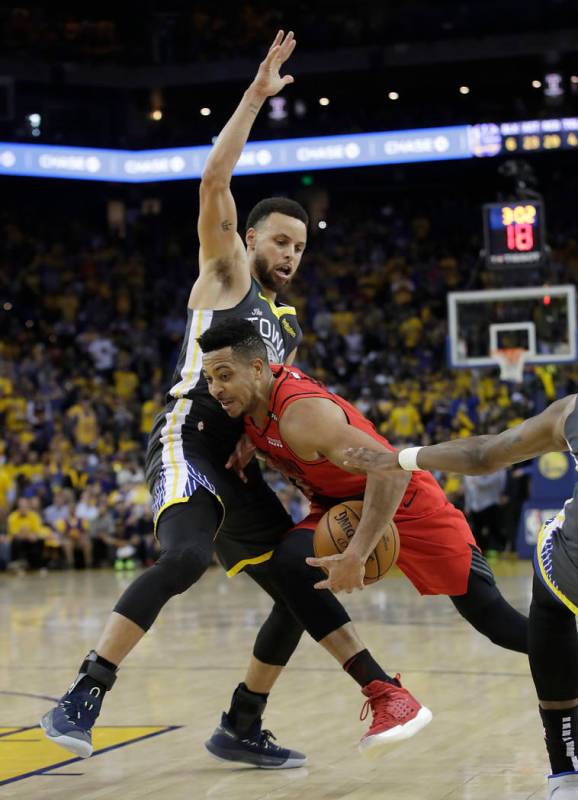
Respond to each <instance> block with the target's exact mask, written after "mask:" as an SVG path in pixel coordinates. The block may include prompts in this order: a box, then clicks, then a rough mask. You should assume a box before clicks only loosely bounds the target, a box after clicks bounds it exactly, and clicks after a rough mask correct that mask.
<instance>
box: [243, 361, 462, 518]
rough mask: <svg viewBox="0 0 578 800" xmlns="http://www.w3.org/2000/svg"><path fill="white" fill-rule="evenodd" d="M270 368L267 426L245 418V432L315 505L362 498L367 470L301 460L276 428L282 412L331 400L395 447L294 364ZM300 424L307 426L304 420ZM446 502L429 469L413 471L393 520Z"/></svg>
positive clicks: (356, 423) (356, 422)
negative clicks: (361, 471) (352, 470)
mask: <svg viewBox="0 0 578 800" xmlns="http://www.w3.org/2000/svg"><path fill="white" fill-rule="evenodd" d="M271 368H272V370H273V375H274V376H275V383H274V385H273V390H272V392H271V397H270V399H269V409H268V419H267V422H266V424H265V427H264V428H262V429H260V428H257V426H256V425H255V423H254V422H253V420H252V419H251V417H249V416H246V417H245V430H246V431H247V433H248V435H249V437H250V438H251V441H252V442H253V444H254V445H255V447H257V449H258V450H261V451H262V452H263V453H266V454H267V456H268V458H269V459H270V461H271V462H272V463H273V465H274V466H275V467H276V468H277V469H278V470H279V471H280V472H282V473H283V474H284V475H286V476H287V477H288V478H289V479H291V480H293V481H295V482H296V483H298V484H299V485H300V486H303V487H305V488H306V490H308V492H310V493H311V494H312V495H313V497H312V498H311V499H312V502H313V503H315V502H318V501H321V502H322V501H323V499H336V500H341V499H351V498H354V497H359V498H360V499H361V498H362V496H363V493H364V491H365V483H366V475H365V474H357V475H354V474H352V473H350V472H346V471H345V470H343V469H340V468H339V467H336V466H335V464H332V463H331V461H329V460H328V459H326V458H320V459H317V460H316V461H304V460H303V459H301V458H299V456H297V455H296V454H295V453H294V452H293V451H292V450H291V448H290V447H289V446H288V445H287V443H286V442H285V441H284V440H283V437H282V436H281V433H280V431H279V421H280V420H281V417H282V416H283V414H284V412H285V410H286V409H287V408H288V406H289V405H291V403H294V402H296V401H297V400H302V399H303V398H305V397H319V398H323V399H324V400H331V402H332V403H335V404H336V405H338V406H339V407H340V408H341V409H343V412H344V413H345V416H346V417H347V421H348V422H349V424H350V425H352V426H353V427H354V428H357V429H358V430H361V431H364V432H365V433H367V434H368V435H369V436H371V437H372V438H373V439H376V440H377V441H378V442H380V443H381V444H382V445H384V447H386V448H387V449H388V450H391V451H394V450H395V448H393V447H392V446H391V445H390V443H389V442H388V441H387V439H385V438H384V437H383V436H380V435H379V433H378V432H377V431H376V429H375V427H374V426H373V424H372V423H371V422H370V421H369V420H368V419H366V418H365V417H364V416H363V414H361V413H360V412H359V411H358V410H357V408H355V406H353V405H351V403H348V402H347V400H344V399H343V398H342V397H339V395H336V394H332V393H331V392H330V391H329V390H328V389H327V388H326V387H325V386H323V384H321V383H319V382H318V381H315V380H314V379H313V378H310V377H308V376H307V375H305V373H303V372H301V370H299V369H297V368H296V367H292V366H290V367H287V366H282V365H280V364H274V365H272V367H271ZM303 424H304V425H307V420H306V419H304V421H303ZM447 504H448V500H447V498H446V496H445V494H444V493H443V491H442V490H441V488H440V486H439V484H438V483H437V482H436V480H435V479H434V478H433V476H432V475H431V474H430V473H429V472H414V473H412V476H411V479H410V482H409V484H408V486H407V490H406V492H405V494H404V496H403V499H402V501H401V503H400V504H399V507H398V510H397V511H396V514H395V517H394V519H395V520H398V519H399V520H402V519H407V518H415V517H423V516H427V515H429V514H432V513H433V512H435V511H437V510H438V509H441V508H443V507H444V506H447Z"/></svg>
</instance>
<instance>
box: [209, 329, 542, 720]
mask: <svg viewBox="0 0 578 800" xmlns="http://www.w3.org/2000/svg"><path fill="white" fill-rule="evenodd" d="M199 344H200V346H201V350H202V351H203V354H204V355H203V370H204V373H205V376H206V378H207V382H208V386H209V392H210V393H211V394H212V396H213V397H214V398H215V399H216V400H217V401H218V402H219V403H220V404H221V407H222V408H223V409H224V410H225V411H226V413H227V414H228V415H229V416H230V417H233V418H237V417H241V416H244V420H245V430H246V432H247V433H248V435H249V437H250V438H251V440H252V442H253V444H254V445H255V447H256V448H257V449H258V450H259V451H261V452H262V453H265V454H266V456H267V457H268V458H269V459H270V460H271V461H272V462H273V463H274V464H275V465H276V466H277V467H278V468H279V469H280V470H281V471H282V472H283V473H284V474H285V475H287V476H288V477H289V478H291V479H293V480H296V481H297V482H298V483H299V485H304V486H305V487H306V488H307V489H308V494H310V495H311V513H310V514H309V515H308V516H307V517H306V518H305V519H304V520H302V521H301V522H300V523H299V524H298V525H296V526H295V528H294V530H293V531H292V533H291V534H290V535H288V536H286V537H285V538H284V540H283V541H282V542H281V543H280V544H279V545H277V547H276V548H275V553H274V555H273V557H272V559H271V561H270V562H269V563H270V566H271V568H272V572H273V574H274V575H275V577H276V580H277V582H278V585H279V587H280V590H281V591H282V592H284V593H285V592H286V591H287V587H289V586H290V585H291V583H292V580H293V578H292V567H291V559H290V558H288V557H287V553H288V551H289V552H290V553H291V555H292V556H293V557H294V561H295V562H296V561H298V559H299V558H301V559H305V558H309V557H311V556H312V531H313V530H314V529H315V527H316V524H317V522H318V521H319V519H320V518H321V516H322V514H323V513H324V512H325V511H326V510H327V509H328V508H329V507H331V506H333V505H335V504H336V503H337V502H339V501H342V500H345V499H350V500H351V499H362V500H363V513H362V517H361V520H360V523H359V526H358V528H357V531H356V537H357V539H358V541H361V544H362V546H361V547H360V548H359V550H358V551H357V552H355V551H354V552H353V553H350V554H349V556H350V557H349V558H347V559H345V560H344V561H343V560H342V563H344V566H345V567H346V568H345V569H344V570H343V572H344V575H345V578H343V577H342V576H339V575H338V576H337V579H335V577H334V576H332V582H331V584H330V585H329V586H330V588H332V589H333V590H335V591H338V590H341V589H346V590H348V591H351V590H352V589H353V588H356V587H358V588H362V586H363V574H364V566H365V561H366V560H367V557H368V555H369V554H370V553H371V551H372V550H373V549H374V547H375V544H376V542H377V541H378V540H379V538H380V537H381V536H383V534H384V532H385V528H386V524H387V522H388V521H389V520H391V519H394V520H395V522H396V524H397V527H398V529H399V535H400V543H401V547H400V554H399V558H398V561H397V565H398V566H399V567H400V569H401V570H402V571H403V572H404V573H405V575H406V576H407V577H408V578H409V580H410V581H411V582H412V583H413V585H414V586H415V587H416V589H417V590H418V591H419V592H420V593H421V594H424V595H427V594H447V595H449V596H450V597H451V599H452V602H453V603H454V605H455V607H456V608H457V610H458V611H459V613H460V614H461V615H462V616H463V617H464V618H465V619H467V620H468V622H470V623H471V624H472V625H473V626H474V627H475V628H476V629H477V630H478V631H480V632H481V633H483V634H484V635H486V636H488V638H490V639H491V640H492V641H493V642H495V643H496V644H499V645H501V646H503V647H506V648H508V649H511V650H515V651H517V652H522V653H527V652H528V650H527V619H526V618H525V617H523V616H522V615H521V614H519V613H518V612H517V611H516V610H515V609H513V608H512V607H511V606H510V605H509V604H508V603H507V602H506V601H505V600H504V598H503V597H502V595H501V594H500V592H499V590H498V588H497V586H496V584H495V580H494V577H493V574H492V572H491V570H490V568H489V566H488V564H487V562H486V561H485V559H484V558H483V556H482V554H481V553H480V552H479V550H478V549H477V547H476V545H475V541H474V537H473V535H472V533H471V531H470V528H469V526H468V524H467V522H466V519H465V517H464V516H463V514H462V513H461V512H460V511H458V510H457V509H456V508H455V507H454V506H452V504H451V503H449V502H448V500H447V498H446V496H445V495H444V493H443V491H442V490H441V488H440V487H439V485H438V484H437V483H436V481H435V480H434V478H433V477H432V476H431V475H429V474H421V475H420V474H417V475H411V476H410V475H408V474H407V473H402V472H397V473H392V474H391V475H390V476H387V477H386V478H384V477H383V476H373V475H369V476H366V475H365V474H359V473H358V472H355V473H354V472H353V471H351V470H348V469H347V468H346V467H344V463H343V459H344V451H345V449H346V448H359V447H367V446H372V447H373V448H374V449H378V450H379V449H380V448H381V449H382V450H383V452H386V453H387V452H389V451H391V450H393V448H392V447H391V445H390V444H389V443H388V442H387V440H386V439H384V438H383V437H382V436H380V435H379V434H378V433H377V432H376V430H375V428H374V427H373V425H372V424H371V423H370V422H369V420H367V419H366V418H365V417H363V415H362V414H360V412H359V411H358V410H357V409H356V408H355V407H354V406H352V405H350V404H349V403H348V402H347V401H345V400H344V399H342V398H341V397H339V396H338V395H335V394H331V393H330V392H329V391H328V390H327V389H326V388H325V387H324V386H322V385H321V384H320V383H318V382H317V381H314V380H313V379H311V378H309V377H308V376H307V375H305V374H304V373H303V372H301V371H300V370H298V369H296V368H294V367H292V366H289V367H287V366H283V365H272V366H269V364H268V362H267V358H266V350H265V346H264V343H263V341H262V340H261V339H260V337H259V336H258V335H255V331H254V329H253V328H252V327H251V326H250V325H248V324H247V323H246V322H245V321H243V320H233V319H230V320H227V321H224V322H223V323H221V324H219V325H217V326H215V327H213V328H211V329H210V330H208V331H206V332H205V333H204V334H203V335H202V336H200V337H199ZM350 547H351V545H350ZM349 550H350V548H348V550H347V551H346V553H345V554H343V556H346V555H347V554H348V553H349ZM334 558H340V559H343V557H342V556H338V557H333V556H330V557H329V559H334ZM278 562H279V563H280V564H281V563H282V564H283V569H279V570H277V572H275V569H274V568H275V565H276V563H278ZM309 563H311V564H312V565H316V564H318V563H319V562H318V561H315V560H313V561H309ZM352 567H353V568H352ZM351 575H353V578H350V576H351ZM319 576H320V573H319V572H317V571H312V572H311V579H312V580H314V581H318V580H319ZM342 581H343V582H342ZM347 581H350V582H349V583H348V582H347ZM323 583H324V585H327V583H326V582H323ZM292 610H293V611H294V613H295V614H296V615H297V616H298V617H299V615H300V613H301V610H300V609H299V608H298V607H295V606H292ZM369 699H370V701H371V697H370V698H369ZM418 713H419V707H417V708H416V709H415V714H416V715H417V714H418Z"/></svg>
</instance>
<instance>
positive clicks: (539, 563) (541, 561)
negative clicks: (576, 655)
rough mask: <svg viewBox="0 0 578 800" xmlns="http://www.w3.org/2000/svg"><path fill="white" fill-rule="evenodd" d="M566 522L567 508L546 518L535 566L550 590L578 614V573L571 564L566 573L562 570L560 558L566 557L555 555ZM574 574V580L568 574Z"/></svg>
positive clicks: (536, 552)
mask: <svg viewBox="0 0 578 800" xmlns="http://www.w3.org/2000/svg"><path fill="white" fill-rule="evenodd" d="M564 522H565V509H564V508H563V509H561V511H559V512H558V513H557V514H556V516H555V517H553V518H552V519H549V520H546V522H545V523H544V524H543V525H542V527H541V528H540V533H539V534H538V544H537V545H536V551H535V553H534V567H535V571H536V574H537V576H538V577H539V578H540V580H541V581H542V583H543V584H544V586H545V587H546V588H547V589H548V591H549V592H550V593H551V594H553V595H554V597H556V598H557V599H558V600H559V601H560V602H561V603H563V604H564V605H565V606H566V607H567V608H569V609H570V611H572V613H574V614H578V573H576V571H575V568H574V567H573V566H572V565H571V564H570V562H569V560H568V563H569V569H568V570H566V573H567V574H565V575H563V574H562V572H561V571H560V567H559V566H558V567H557V563H558V564H559V562H560V558H565V556H564V555H563V553H559V554H557V555H556V557H555V551H556V550H557V548H559V544H560V537H561V536H562V535H563V526H564ZM569 575H572V576H573V580H569V579H568V576H569Z"/></svg>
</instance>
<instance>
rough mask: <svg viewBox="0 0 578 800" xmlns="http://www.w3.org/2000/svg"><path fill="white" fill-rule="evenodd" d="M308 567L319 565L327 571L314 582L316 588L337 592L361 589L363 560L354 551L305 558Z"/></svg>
mask: <svg viewBox="0 0 578 800" xmlns="http://www.w3.org/2000/svg"><path fill="white" fill-rule="evenodd" d="M305 561H306V562H307V563H308V564H309V566H310V567H321V568H322V569H324V570H325V571H326V572H327V578H326V579H325V580H323V581H318V582H317V583H316V584H315V588H316V589H329V590H330V591H332V592H334V593H335V594H337V593H338V592H347V593H348V594H351V592H352V591H353V590H354V589H363V588H364V584H363V578H364V577H365V562H364V561H362V559H361V558H360V557H359V556H358V555H356V554H355V553H348V552H347V551H345V553H336V554H335V555H334V556H323V557H322V558H312V557H309V558H306V559H305Z"/></svg>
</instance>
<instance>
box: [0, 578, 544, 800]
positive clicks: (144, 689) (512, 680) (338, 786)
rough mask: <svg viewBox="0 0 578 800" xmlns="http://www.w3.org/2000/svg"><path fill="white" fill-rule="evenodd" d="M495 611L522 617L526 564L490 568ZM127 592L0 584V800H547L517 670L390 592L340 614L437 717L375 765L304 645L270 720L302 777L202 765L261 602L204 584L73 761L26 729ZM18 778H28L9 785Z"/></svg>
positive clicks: (522, 676) (430, 610) (243, 590)
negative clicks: (507, 607)
mask: <svg viewBox="0 0 578 800" xmlns="http://www.w3.org/2000/svg"><path fill="white" fill-rule="evenodd" d="M496 571H497V573H498V575H499V583H500V586H501V587H502V589H503V591H504V594H505V595H506V596H507V597H508V599H509V600H510V601H511V602H512V603H513V604H514V605H515V606H516V607H517V608H519V609H521V610H524V611H526V610H527V608H528V605H529V590H530V565H529V563H504V564H501V565H498V567H497V570H496ZM129 580H130V578H128V577H127V576H119V575H116V574H114V573H112V572H107V571H97V572H89V573H79V572H77V573H50V574H48V575H46V576H39V575H36V576H33V575H25V576H0V596H1V604H0V622H1V625H0V654H1V655H0V798H4V797H6V798H12V797H14V798H31V800H40V799H44V798H46V799H47V800H48V798H49V799H50V800H53V799H54V798H59V800H73V798H74V800H76V799H77V798H79V797H82V798H83V800H96V798H99V799H101V798H106V799H107V800H108V798H112V797H121V798H123V800H133V799H134V800H136V799H137V798H138V800H141V798H149V797H150V798H153V797H154V798H157V799H158V798H159V797H161V798H162V800H185V798H187V800H189V798H195V799H197V798H198V799H199V800H204V799H205V798H219V799H222V798H226V800H249V798H250V799H251V800H265V798H267V799H270V800H302V798H308V799H309V798H311V799H312V800H377V798H380V800H382V799H383V798H387V799H388V800H490V799H491V800H528V798H533V799H534V800H538V798H543V797H545V795H546V791H545V777H544V776H545V774H546V772H547V762H546V757H545V750H544V746H543V741H542V731H541V728H540V723H539V718H538V714H537V708H536V700H535V694H534V689H533V686H532V683H531V680H530V676H529V670H528V665H527V660H526V658H525V657H523V656H521V655H518V654H516V653H510V652H506V651H503V650H500V649H498V648H496V647H494V646H493V645H492V644H490V643H489V642H487V641H486V640H485V639H483V638H482V637H481V636H479V635H478V634H477V633H476V632H475V631H473V630H472V629H471V628H469V627H468V625H467V624H466V623H464V622H463V621H462V620H461V619H460V617H459V616H458V615H457V614H456V612H455V611H454V609H453V606H452V605H451V603H450V602H449V601H448V600H447V599H446V598H442V597H437V598H428V599H424V598H421V597H419V596H418V595H417V593H416V592H415V590H414V589H413V588H412V587H411V586H410V585H409V584H408V583H407V581H406V580H405V579H404V578H403V577H402V576H400V575H394V576H390V577H388V578H387V580H386V581H384V582H383V583H381V584H379V585H375V586H372V587H370V588H369V589H367V590H366V591H364V592H363V593H358V594H357V595H354V596H353V595H352V596H350V597H348V598H347V600H346V604H347V606H348V608H349V609H350V611H351V614H352V616H353V618H354V620H355V622H356V623H357V625H358V628H359V630H360V632H361V634H362V636H363V637H364V639H365V640H366V642H367V643H368V646H369V647H370V648H371V650H372V651H373V653H374V655H375V656H376V657H377V658H378V660H379V661H380V662H381V663H382V664H383V665H384V667H385V668H386V669H387V670H388V671H389V672H396V671H399V672H401V673H402V678H403V680H404V683H405V684H406V685H407V686H408V687H409V688H410V689H411V690H412V692H413V693H414V694H416V695H417V696H418V697H419V698H420V699H421V700H422V701H423V702H424V703H426V704H427V705H428V706H429V707H430V708H431V709H432V711H433V713H434V720H433V722H432V724H431V725H430V726H429V727H428V728H427V729H426V730H425V731H424V732H423V733H421V734H420V735H419V736H418V737H416V738H415V739H412V740H410V741H409V742H406V743H405V744H404V745H402V746H400V747H398V748H397V749H396V750H394V751H392V752H391V753H390V754H389V755H388V756H387V757H386V758H384V759H382V760H381V761H378V762H368V761H366V760H364V759H362V757H361V756H360V755H359V754H358V752H357V750H356V742H357V740H358V739H359V737H360V736H361V734H362V733H363V731H364V723H361V722H360V721H359V719H358V716H359V710H360V707H361V704H362V701H363V698H362V696H361V694H360V693H359V690H358V689H357V687H356V686H355V685H354V684H353V683H352V681H350V680H349V679H348V678H347V677H346V676H345V675H344V674H343V673H342V671H341V670H340V669H339V668H338V667H337V666H336V665H335V664H334V663H333V662H332V661H331V659H330V658H329V656H327V655H326V654H325V653H324V652H322V651H320V649H319V647H318V646H317V645H316V644H315V643H313V642H312V641H311V640H306V641H305V640H304V641H303V642H302V643H301V645H300V647H299V650H298V652H297V653H296V654H295V657H294V659H293V661H292V662H291V664H290V666H289V667H288V668H287V670H286V673H285V674H284V675H283V676H282V678H281V679H280V681H279V683H278V685H277V687H276V688H275V690H274V692H273V694H272V696H271V699H270V703H269V707H268V710H267V715H266V724H267V727H269V728H271V729H272V730H273V731H274V733H275V735H276V736H277V737H278V739H279V741H280V743H281V744H286V745H288V746H291V747H295V748H297V749H300V750H303V751H304V752H306V753H307V755H308V757H309V763H308V766H307V767H305V768H302V769H297V770H283V771H276V772H269V771H259V770H253V769H248V768H243V767H239V768H236V767H231V766H229V765H227V764H219V763H218V762H215V761H213V760H211V759H210V758H209V757H208V755H207V754H206V752H205V750H204V748H203V741H204V739H205V738H207V736H208V735H209V734H210V733H211V731H212V730H213V728H214V727H215V725H216V723H217V721H218V718H219V715H220V712H221V710H222V709H223V708H225V707H226V706H227V704H228V701H229V698H230V694H231V692H232V690H233V688H234V687H235V685H236V684H237V683H238V681H239V680H241V679H242V676H243V672H244V667H245V664H246V661H247V659H248V656H249V654H250V652H251V647H252V643H253V639H254V636H255V633H256V631H257V629H258V626H259V624H260V622H261V621H262V620H263V619H264V618H265V616H266V614H267V613H268V608H269V602H268V599H267V597H266V596H265V595H263V594H262V593H261V592H260V591H259V590H258V589H256V588H255V587H254V586H253V585H252V583H251V582H250V581H249V580H248V579H246V578H245V577H244V576H239V577H237V578H234V579H233V580H228V579H227V578H226V577H225V576H224V574H223V573H222V572H220V571H219V570H218V569H214V570H211V571H210V572H209V573H208V575H207V576H206V577H205V578H204V579H203V580H202V581H201V583H200V584H199V585H198V586H196V587H194V588H193V589H192V590H191V591H189V592H188V593H187V594H186V595H185V596H181V597H179V598H176V599H175V600H174V601H172V602H171V603H170V604H169V605H168V606H167V608H166V609H165V610H164V611H163V613H162V614H161V616H160V618H159V620H158V622H157V624H156V625H155V626H154V627H153V629H152V630H151V631H150V633H149V634H148V635H147V636H146V637H145V639H144V640H143V642H142V643H141V645H140V646H139V647H138V648H137V650H135V652H134V653H133V654H132V655H131V656H130V657H129V658H128V659H127V661H126V662H125V665H124V666H123V667H122V669H121V671H120V673H119V679H118V681H117V683H116V685H115V687H114V690H113V691H112V693H111V694H110V695H109V696H108V697H107V700H106V701H105V704H104V710H103V713H102V714H101V717H100V720H99V723H100V725H99V728H98V735H97V737H96V739H95V743H96V747H97V750H99V751H100V752H99V753H98V754H97V755H95V756H93V757H92V758H91V759H88V760H85V761H78V760H76V761H75V760H73V759H69V758H67V754H66V753H65V752H64V751H62V750H60V749H59V748H57V747H56V746H54V745H51V744H50V743H45V741H44V740H43V738H42V736H41V733H40V731H39V729H38V728H37V727H36V725H37V722H38V719H39V717H40V716H41V714H42V713H43V712H44V711H45V710H47V708H49V706H50V705H51V698H56V697H58V696H59V695H61V694H62V693H63V692H64V690H65V689H66V688H67V686H68V684H69V683H70V681H71V680H72V678H73V677H74V674H75V670H76V669H77V667H78V665H79V663H80V661H81V660H82V657H83V655H84V654H85V653H86V652H87V651H88V650H89V649H90V648H91V647H93V646H94V644H95V641H96V639H97V637H98V633H99V631H100V628H101V626H102V624H103V622H104V620H105V618H106V615H107V613H108V612H109V610H110V608H111V607H112V605H113V604H114V601H115V600H116V598H117V596H118V594H119V593H120V591H121V590H122V588H123V587H124V586H125V585H126V583H127V582H128V581H129ZM23 776H27V777H23Z"/></svg>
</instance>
